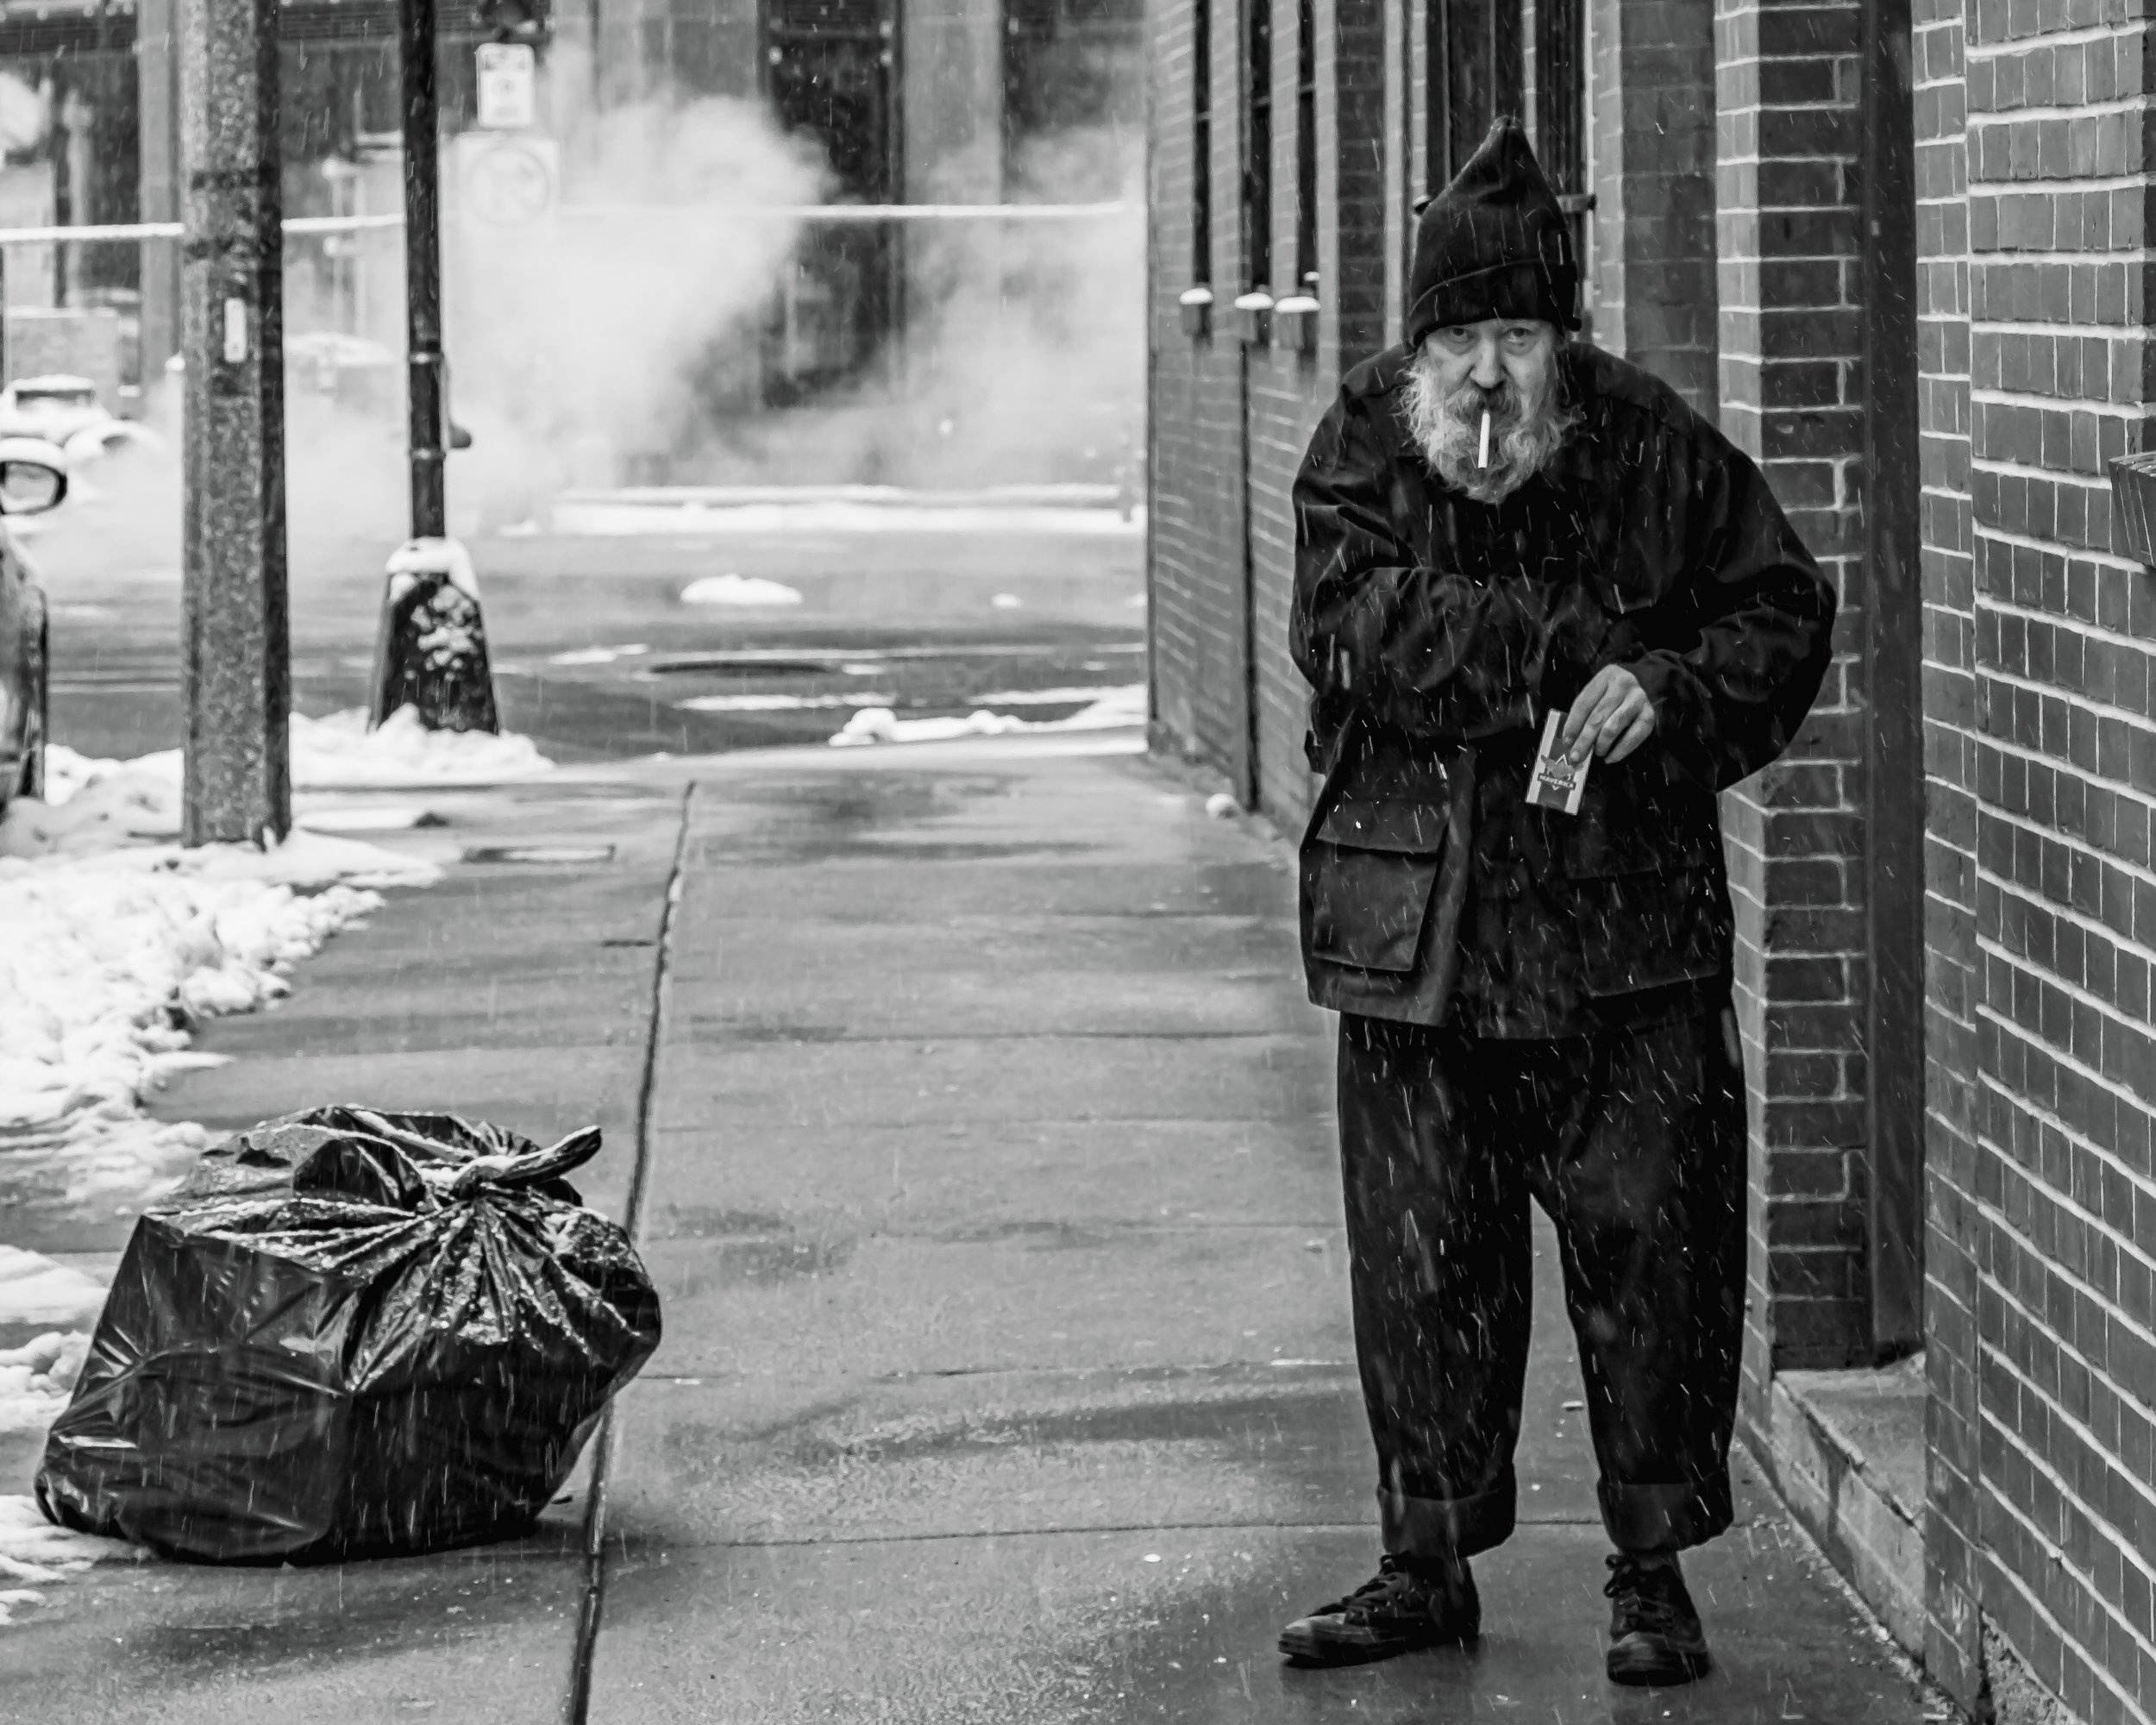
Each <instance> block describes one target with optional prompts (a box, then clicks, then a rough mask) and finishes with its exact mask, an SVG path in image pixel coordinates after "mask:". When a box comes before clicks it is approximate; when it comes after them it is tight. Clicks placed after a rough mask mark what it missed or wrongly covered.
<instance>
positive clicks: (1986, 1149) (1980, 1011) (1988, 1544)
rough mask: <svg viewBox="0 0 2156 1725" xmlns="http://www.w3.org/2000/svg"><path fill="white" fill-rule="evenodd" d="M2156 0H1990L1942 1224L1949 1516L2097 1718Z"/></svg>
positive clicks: (2117, 1303)
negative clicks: (1966, 842) (1967, 703)
mask: <svg viewBox="0 0 2156 1725" xmlns="http://www.w3.org/2000/svg"><path fill="white" fill-rule="evenodd" d="M2145 14H2146V7H2145V6H2144V5H2143V4H2142V3H2141V0H2041V3H2036V0H2023V3H2018V4H2015V5H2012V6H2010V7H2009V5H2007V4H2005V3H2002V0H1978V3H1977V4H1975V5H1974V6H1973V7H1971V9H1969V10H1968V11H1967V12H1966V13H1965V45H1964V57H1965V71H1966V93H1967V106H1968V115H1967V122H1966V129H1965V152H1966V171H1967V183H1968V223H1969V317H1970V348H1969V373H1970V383H1969V395H1970V420H1969V428H1970V458H1971V459H1970V465H1971V502H1972V505H1973V520H1972V529H1973V531H1972V536H1971V552H1972V562H1971V578H1972V579H1971V589H1970V612H1971V622H1972V624H1973V627H1972V630H1971V642H1972V645H1973V666H1972V670H1973V680H1974V696H1975V699H1974V712H1973V714H1971V716H1970V719H1969V721H1968V722H1967V723H1966V724H1965V725H1964V726H1963V727H1962V731H1963V735H1964V737H1965V739H1966V740H1967V742H1968V743H1971V744H1973V749H1972V753H1973V765H1974V778H1975V782H1974V793H1975V810H1974V812H1975V827H1976V831H1975V844H1974V863H1975V866H1974V871H1973V872H1974V882H1975V906H1974V929H1973V933H1974V939H1973V954H1972V959H1973V971H1974V975H1973V978H1972V990H1973V996H1974V1011H1973V1014H1972V1017H1973V1020H1974V1033H1975V1045H1976V1057H1977V1059H1976V1068H1977V1087H1976V1091H1975V1095H1974V1097H1973V1099H1972V1101H1973V1107H1972V1108H1971V1123H1972V1125H1973V1128H1974V1138H1975V1145H1974V1153H1973V1156H1972V1157H1971V1164H1972V1171H1973V1176H1974V1189H1973V1191H1967V1192H1964V1191H1960V1190H1959V1189H1957V1190H1956V1191H1954V1192H1953V1193H1952V1200H1953V1201H1952V1203H1951V1205H1949V1204H1946V1203H1944V1202H1942V1204H1941V1205H1940V1211H1939V1213H1938V1214H1937V1216H1936V1217H1935V1222H1936V1226H1935V1227H1934V1234H1935V1235H1940V1236H1947V1237H1948V1239H1949V1245H1948V1249H1949V1250H1950V1251H1953V1252H1959V1253H1962V1254H1965V1256H1966V1257H1967V1258H1969V1259H1970V1260H1971V1261H1972V1262H1973V1267H1974V1271H1975V1274H1974V1288H1973V1294H1974V1299H1975V1312H1974V1316H1975V1324H1974V1331H1975V1334H1974V1337H1973V1343H1974V1346H1973V1348H1971V1347H1970V1346H1968V1344H1969V1341H1970V1338H1968V1337H1967V1336H1966V1335H1965V1333H1957V1334H1956V1336H1955V1337H1954V1338H1953V1342H1954V1344H1955V1345H1957V1346H1959V1347H1960V1348H1961V1350H1962V1352H1961V1358H1960V1360H1959V1364H1960V1366H1961V1369H1962V1370H1964V1371H1966V1372H1967V1373H1968V1375H1969V1377H1971V1379H1973V1386H1974V1415H1975V1420H1974V1431H1973V1439H1974V1442H1973V1456H1971V1455H1970V1454H1969V1453H1968V1449H1967V1446H1966V1444H1965V1447H1964V1450H1963V1452H1962V1453H1961V1459H1962V1460H1963V1461H1964V1462H1965V1464H1966V1463H1968V1462H1970V1461H1971V1460H1972V1461H1973V1465H1974V1469H1975V1479H1974V1482H1973V1484H1974V1490H1973V1492H1971V1493H1970V1494H1969V1495H1968V1498H1966V1499H1964V1500H1962V1501H1959V1502H1953V1503H1951V1504H1945V1505H1940V1506H1939V1508H1940V1514H1939V1515H1937V1516H1936V1517H1935V1519H1936V1520H1937V1521H1940V1522H1942V1523H1946V1524H1948V1526H1949V1527H1950V1529H1951V1532H1952V1534H1954V1535H1956V1536H1959V1538H1960V1539H1962V1540H1965V1541H1966V1542H1967V1543H1968V1545H1969V1546H1971V1547H1973V1548H1974V1550H1973V1562H1972V1564H1971V1571H1970V1573H1969V1575H1968V1576H1967V1578H1966V1579H1967V1581H1968V1582H1970V1583H1972V1584H1973V1591H1974V1595H1975V1598H1976V1602H1977V1605H1978V1607H1979V1608H1980V1609H1981V1611H1982V1613H1983V1615H1984V1618H1985V1619H1987V1620H1988V1621H1989V1622H1990V1623H1991V1624H1992V1625H1993V1626H1994V1627H1995V1628H1996V1629H1997V1631H1998V1632H1999V1634H2001V1635H2002V1636H2003V1638H2004V1639H2005V1640H2006V1641H2007V1642H2008V1643H2009V1645H2010V1646H2011V1647H2012V1648H2013V1649H2014V1651H2015V1653H2017V1654H2018V1655H2019V1657H2020V1658H2021V1659H2022V1660H2023V1661H2025V1662H2026V1664H2027V1665H2028V1667H2029V1669H2030V1671H2031V1672H2033V1673H2034V1675H2035V1676H2036V1677H2037V1678H2039V1679H2040V1681H2041V1682H2042V1683H2043V1684H2045V1685H2046V1687H2048V1688H2049V1689H2051V1690H2052V1691H2053V1692H2054V1693H2055V1694H2057V1695H2058V1696H2059V1697H2060V1698H2061V1699H2063V1701H2064V1702H2065V1704H2066V1706H2067V1707H2068V1708H2069V1709H2071V1710H2072V1712H2073V1713H2075V1714H2076V1715H2078V1716H2079V1717H2081V1718H2083V1719H2085V1720H2090V1721H2094V1722H2113V1721H2128V1720H2132V1721H2140V1722H2147V1721H2149V1720H2151V1719H2152V1718H2156V1625H2153V1624H2152V1596H2153V1595H2156V1478H2153V1477H2152V1465H2151V1463H2152V1454H2153V1453H2156V1158H2153V1157H2152V1143H2151V1140H2152V1126H2153V1125H2156V1120H2153V1118H2152V1117H2153V1115H2156V1041H2153V1040H2152V1034H2151V1025H2150V1005H2151V1002H2150V975H2151V967H2152V964H2153V963H2156V870H2152V867H2151V857H2150V851H2151V841H2152V836H2153V835H2152V827H2156V723H2152V706H2151V690H2152V686H2153V685H2156V675H2153V674H2152V672H2153V670H2156V576H2152V574H2150V572H2149V571H2147V569H2144V568H2141V567H2140V565H2139V564H2138V563H2136V562H2134V561H2133V560H2132V559H2131V558H2130V557H2129V556H2128V555H2125V554H2124V549H2123V546H2122V544H2121V543H2120V542H2119V541H2118V539H2117V537H2116V535H2115V530H2114V524H2113V519H2112V513H2111V508H2110V492H2109V483H2108V479H2107V474H2106V469H2105V465H2104V464H2105V461H2106V460H2107V458H2109V457H2111V456H2114V455H2118V454H2120V453H2121V452H2122V451H2123V450H2125V449H2128V448H2129V447H2140V446H2141V445H2142V444H2143V443H2144V442H2145V440H2146V433H2145V432H2144V431H2143V430H2142V426H2143V418H2142V416H2143V414H2144V412H2145V411H2146V404H2147V386H2148V371H2147V354H2148V349H2147V335H2146V331H2145V329H2144V328H2143V325H2144V324H2145V323H2146V321H2147V275H2148V267H2147V262H2146V261H2145V259H2146V255H2147V254H2146V250H2145V248H2146V247H2147V244H2148V235H2147V210H2148V199H2149V192H2150V188H2151V177H2150V173H2149V169H2150V163H2149V161H2148V160H2147V108H2146V103H2147V95H2148V94H2149V91H2150V79H2149V76H2148V67H2147V54H2148V50H2149V41H2148V24H2147V19H2146V16H2145ZM1943 1183H1944V1182H1942V1185H1943ZM1944 1196H1945V1194H1943V1193H1942V1197H1944ZM1941 1347H1942V1351H1945V1348H1946V1340H1945V1339H1943V1338H1942V1340H1941ZM1957 1387H1959V1386H1957ZM1954 1435H1956V1436H1957V1437H1959V1438H1961V1439H1963V1440H1964V1441H1965V1439H1966V1437H1967V1435H1969V1434H1954ZM1971 1500H1972V1501H1971Z"/></svg>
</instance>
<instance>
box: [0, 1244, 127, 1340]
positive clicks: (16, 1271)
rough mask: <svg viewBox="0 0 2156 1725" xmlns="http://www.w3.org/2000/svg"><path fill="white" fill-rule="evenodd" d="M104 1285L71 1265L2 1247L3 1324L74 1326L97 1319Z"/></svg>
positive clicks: (0, 1291)
mask: <svg viewBox="0 0 2156 1725" xmlns="http://www.w3.org/2000/svg"><path fill="white" fill-rule="evenodd" d="M104 1302H105V1285H104V1283H102V1282H100V1281H98V1280H97V1277H94V1276H85V1275H84V1274H83V1272H82V1271H81V1270H77V1269H76V1268H74V1266H73V1265H72V1264H55V1263H54V1262H53V1260H52V1259H51V1258H47V1257H45V1256H44V1255H43V1254H41V1253H39V1252H34V1251H23V1250H22V1247H21V1246H16V1245H0V1324H72V1323H75V1322H78V1321H79V1320H82V1319H84V1318H94V1317H96V1316H97V1313H98V1311H99V1309H100V1308H103V1305H104Z"/></svg>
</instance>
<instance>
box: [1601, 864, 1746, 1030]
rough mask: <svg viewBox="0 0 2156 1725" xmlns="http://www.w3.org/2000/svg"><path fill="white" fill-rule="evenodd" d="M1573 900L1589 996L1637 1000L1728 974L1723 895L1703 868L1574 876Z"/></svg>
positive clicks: (1716, 877)
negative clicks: (1642, 994) (1648, 991)
mask: <svg viewBox="0 0 2156 1725" xmlns="http://www.w3.org/2000/svg"><path fill="white" fill-rule="evenodd" d="M1571 894H1572V906H1573V913H1574V915H1575V916H1576V918H1577V919H1578V927H1579V937H1580V955H1581V960H1582V969H1583V973H1584V974H1583V981H1584V982H1585V983H1586V986H1587V992H1588V993H1589V994H1592V995H1596V996H1601V995H1609V994H1635V993H1637V992H1638V991H1639V990H1640V989H1642V988H1665V987H1667V986H1669V985H1670V984H1671V983H1676V982H1693V981H1699V980H1703V979H1706V978H1709V977H1714V976H1719V975H1721V974H1722V973H1723V972H1725V971H1726V970H1727V969H1728V968H1729V963H1730V937H1731V917H1730V912H1729V899H1728V894H1727V889H1726V888H1724V886H1723V884H1722V873H1721V870H1720V869H1717V868H1715V867H1714V866H1713V865H1712V864H1711V863H1709V862H1704V861H1702V862H1690V863H1685V864H1681V865H1679V866H1677V867H1663V868H1655V869H1627V870H1625V871H1623V872H1621V873H1615V872H1613V873H1608V874H1597V875H1576V876H1575V877H1574V878H1573V880H1572V882H1571Z"/></svg>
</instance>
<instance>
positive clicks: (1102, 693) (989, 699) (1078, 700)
mask: <svg viewBox="0 0 2156 1725" xmlns="http://www.w3.org/2000/svg"><path fill="white" fill-rule="evenodd" d="M1136 687H1140V686H1139V685H1138V684H1135V683H1116V684H1112V685H1104V686H1101V687H1094V688H1076V689H998V690H997V691H996V692H995V693H993V694H987V695H975V697H974V698H973V700H974V705H975V706H1091V705H1092V704H1093V703H1094V702H1095V701H1104V700H1117V699H1122V698H1123V697H1125V695H1127V694H1128V693H1129V692H1130V690H1131V689H1133V688H1136ZM1139 717H1140V718H1143V717H1144V715H1143V714H1140V715H1139Z"/></svg>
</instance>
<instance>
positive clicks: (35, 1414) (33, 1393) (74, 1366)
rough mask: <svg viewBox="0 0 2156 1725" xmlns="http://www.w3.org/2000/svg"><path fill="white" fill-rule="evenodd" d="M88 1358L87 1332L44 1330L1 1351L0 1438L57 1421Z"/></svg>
mask: <svg viewBox="0 0 2156 1725" xmlns="http://www.w3.org/2000/svg"><path fill="white" fill-rule="evenodd" d="M99 1292H100V1296H101V1297H102V1294H103V1290H102V1289H100V1290H99ZM89 1352H90V1333H89V1332H88V1331H86V1330H68V1331H66V1332H64V1333H63V1332H61V1331H59V1330H48V1331H47V1332H46V1333H44V1334H43V1335H41V1336H39V1337H37V1338H35V1339H34V1340H32V1341H29V1342H28V1343H26V1344H25V1345H24V1346H22V1347H18V1348H0V1432H42V1431H43V1430H44V1429H45V1428H46V1427H47V1426H49V1425H51V1424H52V1423H53V1421H55V1420H57V1419H58V1418H60V1412H61V1410H62V1409H63V1408H66V1406H67V1398H68V1397H69V1396H72V1395H73V1394H74V1393H75V1379H76V1378H77V1377H79V1376H80V1375H81V1372H82V1363H83V1360H84V1358H85V1356H86V1355H87V1354H88V1353H89ZM3 1501H4V1500H0V1502H3Z"/></svg>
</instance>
